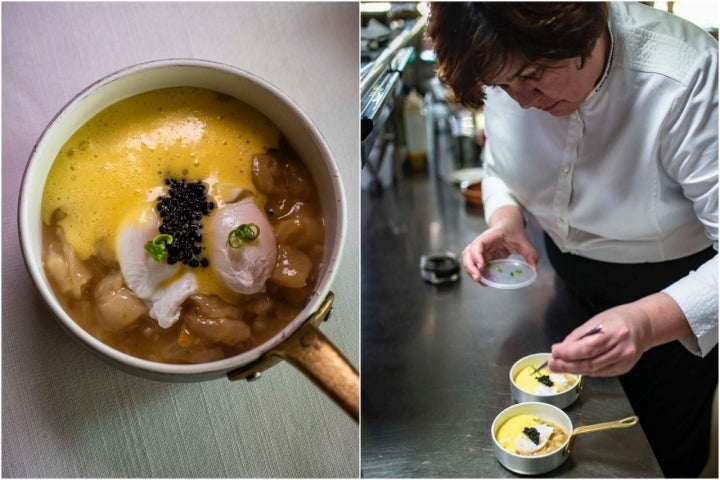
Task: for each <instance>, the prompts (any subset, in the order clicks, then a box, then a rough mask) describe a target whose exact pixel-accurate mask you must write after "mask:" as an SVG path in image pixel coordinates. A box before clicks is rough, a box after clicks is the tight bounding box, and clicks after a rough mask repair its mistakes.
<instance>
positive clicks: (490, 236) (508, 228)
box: [462, 205, 538, 283]
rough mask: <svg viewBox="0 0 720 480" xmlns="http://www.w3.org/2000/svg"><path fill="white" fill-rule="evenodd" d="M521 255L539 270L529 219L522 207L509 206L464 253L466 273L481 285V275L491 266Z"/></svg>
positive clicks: (497, 211) (499, 211) (495, 216)
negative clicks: (530, 234)
mask: <svg viewBox="0 0 720 480" xmlns="http://www.w3.org/2000/svg"><path fill="white" fill-rule="evenodd" d="M514 253H517V254H520V255H522V256H523V257H525V261H527V263H528V264H529V265H530V266H531V267H533V268H534V269H536V270H537V262H538V253H537V250H535V247H533V246H532V244H531V243H530V238H529V237H528V234H527V231H526V230H525V219H524V218H523V215H522V212H521V211H520V209H519V208H518V207H515V206H511V205H507V206H503V207H500V208H498V209H497V210H496V211H495V212H494V213H493V215H492V218H491V219H490V227H489V228H488V229H487V230H485V231H484V232H483V233H481V234H480V235H478V236H477V237H476V238H475V240H473V241H472V242H471V243H470V245H468V246H467V247H465V249H464V250H463V251H462V263H463V267H464V268H465V271H466V272H467V274H468V275H470V277H471V278H472V279H473V280H474V281H475V282H478V283H480V272H482V271H483V269H484V268H485V265H486V264H487V262H490V261H492V260H497V259H499V258H507V257H508V256H509V255H511V254H514Z"/></svg>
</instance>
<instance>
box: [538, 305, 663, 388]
mask: <svg viewBox="0 0 720 480" xmlns="http://www.w3.org/2000/svg"><path fill="white" fill-rule="evenodd" d="M600 324H602V326H603V328H602V331H600V332H599V333H597V334H595V335H590V336H588V337H585V338H583V339H580V337H581V336H582V335H583V334H584V333H586V332H588V331H590V330H591V329H593V328H594V327H596V326H597V325H600ZM650 330H651V329H650V320H649V318H648V316H647V314H646V312H645V310H644V309H642V308H640V307H639V306H637V305H636V304H635V303H629V304H625V305H620V306H618V307H614V308H611V309H609V310H606V311H604V312H602V313H599V314H598V315H596V316H594V317H593V318H591V319H590V320H588V321H587V322H586V323H585V324H583V325H581V326H580V327H578V328H576V329H575V330H573V331H572V332H571V333H570V334H569V335H568V336H567V337H566V338H565V340H563V341H562V342H561V343H556V344H555V345H553V346H552V359H551V360H550V362H549V364H548V366H549V367H550V369H551V370H554V371H557V372H567V373H579V374H583V375H587V376H593V377H610V376H615V375H622V374H623V373H627V372H628V371H629V370H630V369H631V368H632V367H633V366H634V365H635V363H636V362H637V361H638V360H639V359H640V356H641V355H642V354H643V353H645V351H646V350H647V349H648V348H650V346H651V345H650V341H649V338H650V336H651V331H650Z"/></svg>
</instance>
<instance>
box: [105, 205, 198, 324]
mask: <svg viewBox="0 0 720 480" xmlns="http://www.w3.org/2000/svg"><path fill="white" fill-rule="evenodd" d="M124 224H125V226H124V227H123V228H121V231H120V233H119V234H118V236H117V244H116V249H117V254H118V260H119V263H120V270H121V272H122V275H123V278H124V279H125V282H126V284H127V286H128V288H130V290H132V292H133V293H134V294H135V295H136V296H137V297H138V298H140V299H142V300H143V301H145V303H146V304H147V305H148V307H149V309H150V316H151V317H152V318H154V319H155V320H157V321H158V324H159V325H160V326H161V327H163V328H168V327H170V326H172V325H173V324H174V323H175V322H176V321H177V320H178V318H180V306H181V305H182V304H183V302H185V300H186V299H187V298H188V297H189V296H190V295H193V294H194V293H197V292H198V283H197V280H196V278H195V275H194V274H193V273H192V272H190V271H185V272H184V273H183V271H182V270H183V269H182V267H181V266H180V265H178V264H175V265H170V264H168V263H167V262H164V261H160V262H158V261H156V260H155V259H153V257H151V256H150V255H149V254H148V252H146V251H145V244H146V243H147V242H148V241H150V240H152V239H153V238H155V236H157V235H158V228H159V221H158V218H157V215H156V214H155V211H154V210H153V209H152V208H146V209H144V210H143V211H142V213H141V214H140V216H139V217H138V218H137V219H135V220H134V221H132V220H130V221H129V222H128V221H126V222H124Z"/></svg>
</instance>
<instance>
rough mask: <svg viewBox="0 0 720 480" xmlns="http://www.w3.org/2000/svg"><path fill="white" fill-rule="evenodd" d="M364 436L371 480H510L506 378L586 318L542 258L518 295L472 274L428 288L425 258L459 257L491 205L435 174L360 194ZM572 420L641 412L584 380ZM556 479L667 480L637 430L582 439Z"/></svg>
mask: <svg viewBox="0 0 720 480" xmlns="http://www.w3.org/2000/svg"><path fill="white" fill-rule="evenodd" d="M361 205H362V241H361V252H362V265H361V272H362V284H361V292H362V294H361V303H362V315H361V318H362V320H361V324H362V331H361V338H362V353H363V363H362V378H363V383H362V424H361V425H362V433H361V450H362V459H361V470H362V475H363V476H365V477H395V478H398V477H403V478H409V477H421V478H427V477H453V478H463V477H476V478H478V477H480V478H482V477H511V476H514V475H515V474H513V473H512V472H510V471H509V470H506V469H505V468H504V467H502V466H501V465H500V463H499V462H497V460H496V459H495V457H494V455H493V451H492V440H491V436H490V426H491V424H492V421H493V419H494V418H495V416H496V415H497V414H498V413H499V412H500V411H502V410H503V409H504V408H506V407H508V406H510V405H511V404H513V401H512V398H511V394H510V388H509V383H508V371H509V369H510V367H511V365H512V364H513V363H514V362H515V361H516V360H518V359H519V358H521V357H523V356H525V355H529V354H532V353H537V352H546V351H549V348H550V345H551V344H552V343H554V342H556V341H559V340H561V339H562V338H564V336H565V335H566V334H567V333H569V331H570V330H571V329H572V328H573V326H574V325H576V324H578V323H580V322H582V321H584V320H585V319H586V318H585V316H584V315H585V314H584V313H583V312H582V310H581V307H580V306H579V305H577V304H576V303H575V302H574V301H573V299H572V297H570V296H569V294H568V292H567V291H566V290H565V289H564V288H563V286H562V284H560V283H559V280H558V279H557V278H556V276H555V274H554V272H553V270H552V267H551V266H550V265H549V264H548V262H547V259H546V258H545V257H544V248H543V245H542V236H541V234H540V232H539V230H538V229H537V227H535V226H534V225H533V224H532V222H531V226H530V233H531V240H532V241H533V243H534V244H535V246H536V248H537V249H538V251H539V252H540V253H541V255H543V256H542V258H541V260H540V264H539V272H538V278H537V280H536V282H535V283H533V284H532V285H530V286H528V287H526V288H523V289H518V290H498V289H493V288H489V287H487V288H483V287H481V286H479V285H477V284H475V283H473V282H472V280H471V279H470V277H468V276H467V275H466V274H465V273H464V272H462V275H461V279H460V280H459V281H458V282H457V283H454V284H451V285H445V286H432V285H430V284H427V283H425V282H424V281H423V280H422V279H421V277H420V270H419V259H420V257H421V255H422V254H423V253H426V252H428V251H431V250H445V249H450V250H453V251H455V252H456V253H458V254H459V253H460V251H461V250H462V249H463V248H464V247H465V246H466V245H467V244H468V243H469V242H470V241H471V240H472V239H473V238H474V237H475V236H477V235H478V234H479V233H480V232H482V231H483V230H484V229H485V228H486V224H485V222H484V220H483V217H482V209H481V207H480V208H478V207H469V206H466V205H465V202H464V200H463V198H462V196H461V194H460V191H459V189H458V188H457V187H456V186H454V185H451V184H448V183H445V182H444V181H441V180H436V179H433V180H428V179H427V178H426V176H420V177H419V178H417V177H416V178H408V179H401V180H400V181H399V183H398V185H397V187H395V188H388V189H385V190H384V192H383V194H382V195H381V196H373V195H370V194H369V193H368V192H363V193H362V201H361ZM566 412H567V413H568V414H569V416H570V418H571V420H572V422H573V425H574V426H580V425H589V424H593V423H599V422H605V421H610V420H617V419H621V418H625V417H627V416H630V415H632V414H633V411H632V408H631V406H630V404H629V403H628V400H627V398H626V396H625V394H624V392H623V390H622V387H621V386H620V382H619V381H618V380H617V379H616V378H586V382H585V388H584V390H583V391H582V393H581V396H580V398H579V399H578V401H576V402H575V403H574V404H573V405H571V406H570V407H569V408H567V409H566ZM547 476H558V477H636V478H637V477H661V476H662V472H661V470H660V468H659V466H658V463H657V461H656V459H655V457H654V455H653V453H652V450H651V448H650V446H649V444H648V442H647V439H646V437H645V435H644V433H643V431H642V429H641V428H640V427H639V426H636V427H632V428H628V429H623V430H610V431H605V432H598V433H594V434H588V435H583V436H582V437H579V438H578V440H577V442H576V443H575V447H574V450H573V452H572V454H571V456H570V457H569V458H568V459H567V460H566V461H565V462H564V463H563V465H561V466H560V467H559V468H558V469H556V470H555V471H553V472H550V473H549V474H547Z"/></svg>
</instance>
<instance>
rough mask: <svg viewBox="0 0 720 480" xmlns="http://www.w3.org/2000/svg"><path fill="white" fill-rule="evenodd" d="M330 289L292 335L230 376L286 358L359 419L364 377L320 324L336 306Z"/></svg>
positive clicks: (250, 374)
mask: <svg viewBox="0 0 720 480" xmlns="http://www.w3.org/2000/svg"><path fill="white" fill-rule="evenodd" d="M334 298H335V294H334V293H332V292H329V293H328V295H327V297H325V299H324V300H323V302H322V304H321V305H320V307H319V308H318V309H317V310H316V311H315V313H313V315H312V316H311V317H310V319H308V321H307V322H305V323H304V324H303V325H302V326H301V327H300V328H299V329H298V330H297V331H296V332H295V333H293V334H292V335H291V336H290V338H288V339H287V340H285V341H284V342H283V343H282V344H280V345H279V346H278V347H276V348H275V349H274V350H272V351H270V352H268V353H267V355H266V357H264V358H262V359H260V360H259V361H258V362H255V363H254V364H252V365H248V366H247V367H243V368H240V369H237V370H235V371H233V372H230V373H228V378H229V379H230V380H239V379H252V378H256V377H257V376H258V374H259V372H260V371H262V370H265V369H267V368H269V367H271V366H272V365H274V364H275V363H277V361H278V360H280V359H281V360H285V361H287V362H289V363H290V364H291V365H293V366H294V367H295V368H297V369H298V370H300V371H301V372H302V373H303V374H305V376H307V377H308V378H309V379H310V380H312V382H313V383H315V385H317V386H318V387H319V388H320V389H321V390H322V391H323V392H325V394H326V395H327V396H329V397H330V398H331V399H332V400H334V401H335V402H336V403H337V404H338V405H339V406H340V407H341V408H342V409H343V410H345V412H347V414H348V415H350V416H351V417H352V418H353V419H355V421H356V422H357V421H359V415H360V379H359V375H358V371H357V369H355V367H353V365H352V364H351V363H350V362H349V361H348V360H347V358H345V356H344V355H343V354H342V353H341V352H340V351H339V350H338V349H337V348H336V347H335V345H333V344H332V342H331V341H330V340H329V339H328V338H327V337H326V336H325V335H324V334H323V333H322V332H321V331H320V329H319V328H318V325H319V324H320V323H321V322H322V321H323V320H325V319H326V318H327V316H328V315H329V314H330V310H332V303H333V300H334Z"/></svg>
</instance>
